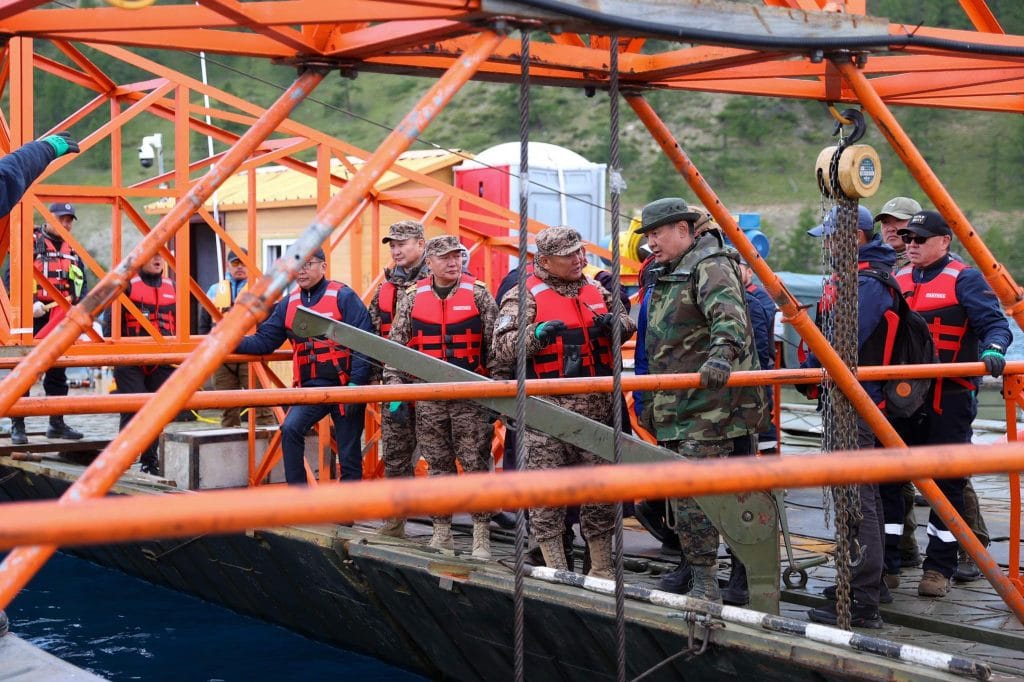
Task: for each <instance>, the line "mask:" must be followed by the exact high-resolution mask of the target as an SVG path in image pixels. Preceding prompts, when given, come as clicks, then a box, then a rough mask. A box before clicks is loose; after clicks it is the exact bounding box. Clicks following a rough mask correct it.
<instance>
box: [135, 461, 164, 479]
mask: <svg viewBox="0 0 1024 682" xmlns="http://www.w3.org/2000/svg"><path fill="white" fill-rule="evenodd" d="M139 470H140V471H141V472H142V473H144V474H149V475H150V476H159V475H160V467H159V466H158V465H157V463H156V462H150V461H145V462H142V463H141V464H140V466H139Z"/></svg>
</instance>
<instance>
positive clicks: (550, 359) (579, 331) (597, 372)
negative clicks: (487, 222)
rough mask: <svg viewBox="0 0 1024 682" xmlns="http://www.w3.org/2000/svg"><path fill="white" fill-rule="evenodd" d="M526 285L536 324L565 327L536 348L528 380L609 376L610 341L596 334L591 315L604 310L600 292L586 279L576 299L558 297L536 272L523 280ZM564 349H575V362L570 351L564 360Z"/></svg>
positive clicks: (601, 313)
mask: <svg viewBox="0 0 1024 682" xmlns="http://www.w3.org/2000/svg"><path fill="white" fill-rule="evenodd" d="M526 288H527V289H528V290H529V291H530V293H531V294H532V295H533V299H534V300H535V301H536V302H537V317H536V320H535V321H536V323H537V324H538V325H539V324H540V323H542V322H547V321H550V320H561V321H562V322H564V323H565V327H566V328H565V330H564V331H563V332H562V333H560V334H559V335H558V337H557V338H556V339H555V341H554V342H553V343H550V344H548V345H547V346H544V347H543V348H541V349H540V350H538V351H537V353H536V354H534V356H533V357H532V358H531V361H530V364H529V365H527V368H526V369H527V374H528V375H529V377H530V378H531V379H556V378H560V377H582V376H591V377H596V376H609V375H610V374H611V373H612V352H611V341H610V340H609V339H608V338H607V337H606V336H603V335H601V334H599V333H598V329H597V327H596V325H595V324H594V318H595V317H597V316H598V315H603V314H604V313H607V312H608V306H607V305H606V304H605V302H604V297H603V296H602V295H601V291H600V290H599V289H598V288H597V287H596V286H594V285H593V284H590V283H589V282H588V283H587V284H585V285H584V286H583V288H582V289H580V293H579V295H578V296H577V297H576V298H569V297H567V296H562V295H561V294H559V293H558V292H557V291H555V290H554V289H552V288H551V287H549V286H548V285H547V284H545V283H544V281H543V280H541V279H540V278H539V277H537V276H536V275H530V276H529V277H528V278H527V279H526ZM567 348H573V349H574V350H575V349H576V348H578V349H579V362H578V363H576V362H575V358H573V357H572V355H573V354H574V351H571V352H570V354H569V356H568V359H569V365H570V368H568V369H567V363H566V359H567V351H566V349H567Z"/></svg>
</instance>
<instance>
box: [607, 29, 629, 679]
mask: <svg viewBox="0 0 1024 682" xmlns="http://www.w3.org/2000/svg"><path fill="white" fill-rule="evenodd" d="M609 52H610V55H609V58H608V59H609V61H608V74H609V78H610V81H609V84H608V85H609V87H608V97H609V103H610V107H609V116H610V119H611V120H610V126H609V128H610V131H609V134H610V137H611V149H610V150H609V155H608V165H609V166H610V168H609V169H608V176H609V184H610V185H611V195H612V196H611V199H612V230H611V237H610V238H611V247H612V292H611V294H612V312H613V313H614V317H613V318H612V361H613V365H612V395H611V400H612V432H613V437H614V439H615V440H614V444H613V446H612V458H613V461H614V462H615V464H618V463H619V461H620V460H621V459H622V404H623V402H622V313H623V312H624V311H623V306H622V298H621V297H620V295H619V294H620V293H621V291H622V282H620V281H619V279H620V278H619V276H620V274H621V268H620V263H619V206H620V195H621V193H622V190H623V189H624V188H625V187H624V183H623V182H622V170H621V168H620V167H619V38H618V37H617V36H615V37H613V38H612V40H611V49H610V50H609ZM613 547H614V548H615V550H616V551H615V552H614V556H615V665H616V668H615V670H616V679H617V680H618V681H619V682H625V680H626V605H625V600H626V595H625V590H624V586H623V576H622V551H623V544H622V502H616V503H615V536H614V543H613Z"/></svg>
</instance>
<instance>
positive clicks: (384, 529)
mask: <svg viewBox="0 0 1024 682" xmlns="http://www.w3.org/2000/svg"><path fill="white" fill-rule="evenodd" d="M377 533H378V534H380V535H387V536H388V537H392V538H404V537H405V519H399V518H391V519H384V525H383V526H381V527H380V528H379V529H378V530H377Z"/></svg>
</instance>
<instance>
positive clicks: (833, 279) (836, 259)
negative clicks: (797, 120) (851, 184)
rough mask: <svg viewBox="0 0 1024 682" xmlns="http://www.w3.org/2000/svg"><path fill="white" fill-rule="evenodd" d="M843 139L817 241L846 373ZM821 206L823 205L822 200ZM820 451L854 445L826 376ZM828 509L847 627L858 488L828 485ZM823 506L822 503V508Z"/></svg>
mask: <svg viewBox="0 0 1024 682" xmlns="http://www.w3.org/2000/svg"><path fill="white" fill-rule="evenodd" d="M844 147H845V144H844V142H843V140H840V144H839V145H838V147H837V150H836V153H835V155H834V156H833V158H832V162H831V163H830V164H829V183H830V184H831V186H832V190H833V192H832V195H833V197H834V201H835V204H834V208H835V211H836V213H835V222H834V229H833V231H832V233H831V234H828V235H825V237H824V239H823V240H822V262H823V267H824V271H825V272H824V274H825V277H826V279H825V282H826V284H825V291H824V292H823V296H822V302H823V305H822V311H823V313H824V324H823V326H822V331H823V332H824V334H825V338H826V339H827V340H828V342H829V343H830V344H831V345H832V347H833V348H834V349H835V351H836V354H837V355H838V356H839V358H840V360H842V361H843V363H844V364H845V365H846V366H847V367H849V368H850V369H851V370H854V371H855V370H856V368H857V340H858V339H857V320H858V314H857V313H858V288H857V230H858V227H857V208H858V207H857V201H856V200H854V199H850V198H848V197H846V196H845V195H844V194H843V193H842V191H841V189H840V187H839V178H838V165H839V164H838V161H839V156H840V155H841V154H842V151H843V149H844ZM823 203H824V202H823ZM823 385H824V391H823V405H822V450H823V451H824V452H834V451H837V450H853V449H856V447H857V412H856V410H855V409H854V408H853V405H852V404H851V403H850V401H849V400H848V399H847V398H846V396H845V395H844V394H843V393H842V392H841V391H839V390H838V389H837V388H836V387H835V385H834V383H833V382H832V380H831V377H829V376H827V375H826V376H824V377H823ZM828 493H830V494H831V498H832V507H833V509H834V511H835V530H836V558H835V562H836V615H837V625H838V626H839V627H841V628H844V629H849V628H850V580H851V565H850V564H851V561H850V559H851V556H850V555H851V552H850V540H851V528H854V527H856V525H857V524H858V522H859V517H860V503H859V491H858V488H857V486H832V487H831V488H830V489H829V490H828ZM826 508H827V505H826Z"/></svg>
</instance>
